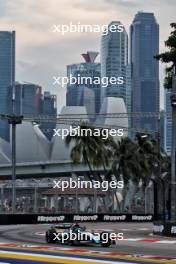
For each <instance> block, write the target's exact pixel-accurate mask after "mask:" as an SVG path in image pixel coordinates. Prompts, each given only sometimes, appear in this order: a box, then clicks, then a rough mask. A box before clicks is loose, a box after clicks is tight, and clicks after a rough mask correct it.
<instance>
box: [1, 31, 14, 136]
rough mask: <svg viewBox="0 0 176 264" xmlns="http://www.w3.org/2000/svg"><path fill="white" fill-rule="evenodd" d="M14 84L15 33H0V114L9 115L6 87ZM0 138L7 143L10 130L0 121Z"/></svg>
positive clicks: (9, 99) (4, 122)
mask: <svg viewBox="0 0 176 264" xmlns="http://www.w3.org/2000/svg"><path fill="white" fill-rule="evenodd" d="M14 82H15V31H12V32H10V31H0V113H3V114H7V113H10V110H11V109H10V103H11V101H12V98H10V97H9V94H8V87H9V86H12V85H13V84H14ZM0 137H1V138H3V139H5V140H6V141H9V139H10V128H9V124H8V123H7V122H6V121H0Z"/></svg>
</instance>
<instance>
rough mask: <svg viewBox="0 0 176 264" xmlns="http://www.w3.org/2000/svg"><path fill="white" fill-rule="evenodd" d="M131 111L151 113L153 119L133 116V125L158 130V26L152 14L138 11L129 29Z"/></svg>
mask: <svg viewBox="0 0 176 264" xmlns="http://www.w3.org/2000/svg"><path fill="white" fill-rule="evenodd" d="M130 38H131V45H130V49H131V52H130V53H131V67H132V112H134V113H145V112H151V113H153V116H152V114H151V117H150V118H142V117H136V118H135V117H134V118H133V120H132V126H133V127H134V128H138V129H145V130H148V131H157V130H158V128H157V118H156V117H154V115H155V114H156V113H158V112H159V94H160V92H159V62H158V61H157V60H156V59H155V58H154V56H155V55H157V54H158V53H159V25H158V23H157V21H156V19H155V16H154V14H153V13H145V12H138V13H137V14H136V15H135V18H134V20H133V23H132V25H131V28H130Z"/></svg>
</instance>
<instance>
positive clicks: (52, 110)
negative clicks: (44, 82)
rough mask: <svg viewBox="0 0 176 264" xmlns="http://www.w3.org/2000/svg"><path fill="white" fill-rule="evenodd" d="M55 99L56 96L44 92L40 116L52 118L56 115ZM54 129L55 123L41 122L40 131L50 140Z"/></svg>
mask: <svg viewBox="0 0 176 264" xmlns="http://www.w3.org/2000/svg"><path fill="white" fill-rule="evenodd" d="M56 104H57V97H56V95H53V94H51V93H50V92H44V94H43V96H42V100H41V115H44V116H50V117H52V118H54V117H56V115H57V107H56ZM54 128H56V121H53V122H42V123H41V125H40V129H41V130H42V132H43V133H44V134H45V136H46V137H47V138H48V140H51V139H52V136H53V133H54Z"/></svg>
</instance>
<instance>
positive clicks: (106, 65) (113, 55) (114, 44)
mask: <svg viewBox="0 0 176 264" xmlns="http://www.w3.org/2000/svg"><path fill="white" fill-rule="evenodd" d="M119 25H122V24H121V22H119V21H113V22H111V23H110V24H109V25H108V32H107V34H103V35H102V39H101V77H102V78H103V77H109V78H111V77H116V78H118V77H123V84H119V85H118V84H109V85H108V86H107V87H102V88H101V102H102V103H103V99H104V98H105V97H121V98H123V99H124V102H125V104H126V107H127V111H128V112H130V111H131V99H130V97H131V96H130V94H131V80H130V78H131V70H130V66H129V65H128V35H127V32H126V30H125V28H124V27H123V30H122V31H118V30H112V31H111V30H110V29H111V27H112V26H114V27H116V28H118V26H119ZM114 29H115V28H114Z"/></svg>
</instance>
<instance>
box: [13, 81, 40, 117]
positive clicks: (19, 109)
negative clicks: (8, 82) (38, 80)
mask: <svg viewBox="0 0 176 264" xmlns="http://www.w3.org/2000/svg"><path fill="white" fill-rule="evenodd" d="M9 89H10V92H9V94H10V93H12V88H11V87H9ZM10 96H11V95H10ZM41 96H42V87H41V86H39V85H36V84H32V83H18V82H16V83H15V113H16V114H17V115H33V116H35V115H39V114H40V112H41Z"/></svg>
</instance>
